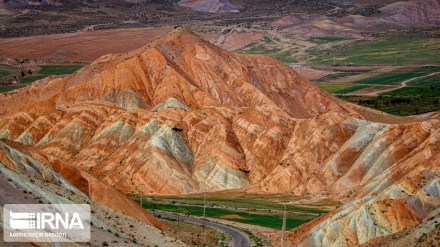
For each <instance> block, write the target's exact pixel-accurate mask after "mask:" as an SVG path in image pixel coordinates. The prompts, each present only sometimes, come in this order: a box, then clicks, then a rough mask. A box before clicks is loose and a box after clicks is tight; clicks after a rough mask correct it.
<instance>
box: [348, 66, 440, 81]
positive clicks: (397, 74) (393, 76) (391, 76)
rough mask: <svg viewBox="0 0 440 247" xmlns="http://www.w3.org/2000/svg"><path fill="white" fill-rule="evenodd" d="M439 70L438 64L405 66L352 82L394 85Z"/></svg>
mask: <svg viewBox="0 0 440 247" xmlns="http://www.w3.org/2000/svg"><path fill="white" fill-rule="evenodd" d="M439 71H440V67H438V66H423V67H405V68H400V69H396V70H394V71H392V72H390V73H383V74H380V75H377V76H373V77H369V78H365V79H361V80H358V81H355V82H353V83H355V84H384V85H396V84H400V83H402V82H403V81H406V80H409V79H412V78H416V77H421V76H426V75H429V74H432V73H435V72H439ZM421 80H422V79H421Z"/></svg>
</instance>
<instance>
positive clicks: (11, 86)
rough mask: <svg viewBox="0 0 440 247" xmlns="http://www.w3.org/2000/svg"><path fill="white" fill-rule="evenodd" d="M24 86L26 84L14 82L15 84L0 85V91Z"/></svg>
mask: <svg viewBox="0 0 440 247" xmlns="http://www.w3.org/2000/svg"><path fill="white" fill-rule="evenodd" d="M24 86H26V85H23V84H15V85H7V86H0V93H4V92H8V91H12V90H15V89H18V88H22V87H24Z"/></svg>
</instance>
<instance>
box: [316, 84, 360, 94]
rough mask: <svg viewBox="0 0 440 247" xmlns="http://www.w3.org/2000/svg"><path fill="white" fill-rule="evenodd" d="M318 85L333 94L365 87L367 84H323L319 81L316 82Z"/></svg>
mask: <svg viewBox="0 0 440 247" xmlns="http://www.w3.org/2000/svg"><path fill="white" fill-rule="evenodd" d="M317 85H318V87H320V88H322V89H324V90H325V91H327V92H329V93H334V94H346V93H351V92H354V91H357V90H360V89H363V88H366V87H368V86H364V85H353V84H325V83H320V84H317Z"/></svg>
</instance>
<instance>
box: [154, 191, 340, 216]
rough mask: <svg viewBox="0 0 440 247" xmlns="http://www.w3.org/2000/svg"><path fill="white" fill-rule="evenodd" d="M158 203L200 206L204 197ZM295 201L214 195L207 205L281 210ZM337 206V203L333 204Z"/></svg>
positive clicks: (295, 208) (314, 210)
mask: <svg viewBox="0 0 440 247" xmlns="http://www.w3.org/2000/svg"><path fill="white" fill-rule="evenodd" d="M154 199H155V200H156V201H161V203H164V204H174V203H176V202H177V203H186V204H198V205H201V204H202V203H203V196H201V195H199V194H195V195H182V196H178V195H176V196H156V197H154ZM285 200H288V201H293V200H295V197H281V196H280V197H278V196H271V197H268V196H262V195H253V194H246V195H241V196H239V197H238V196H237V197H230V196H228V195H226V196H225V195H222V194H214V195H210V196H208V195H207V197H206V201H207V203H209V204H210V205H213V206H218V205H226V206H228V207H230V208H253V209H270V210H279V209H280V208H281V205H280V203H281V202H282V201H285ZM333 204H334V205H336V204H337V203H333ZM287 210H288V211H295V212H304V213H314V214H323V213H327V212H328V210H324V209H320V208H316V207H315V208H313V207H300V206H295V205H287Z"/></svg>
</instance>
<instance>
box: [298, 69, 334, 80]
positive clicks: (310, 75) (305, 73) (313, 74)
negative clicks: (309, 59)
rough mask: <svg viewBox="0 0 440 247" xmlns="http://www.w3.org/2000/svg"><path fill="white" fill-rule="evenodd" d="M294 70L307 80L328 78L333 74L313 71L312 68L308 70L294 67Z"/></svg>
mask: <svg viewBox="0 0 440 247" xmlns="http://www.w3.org/2000/svg"><path fill="white" fill-rule="evenodd" d="M293 69H294V70H295V71H296V72H298V73H299V74H300V75H302V76H304V77H305V78H307V79H309V80H312V79H316V78H320V77H323V76H326V75H328V74H331V72H330V71H325V70H316V69H312V68H308V67H301V68H295V67H293Z"/></svg>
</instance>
